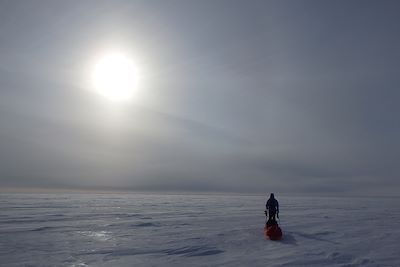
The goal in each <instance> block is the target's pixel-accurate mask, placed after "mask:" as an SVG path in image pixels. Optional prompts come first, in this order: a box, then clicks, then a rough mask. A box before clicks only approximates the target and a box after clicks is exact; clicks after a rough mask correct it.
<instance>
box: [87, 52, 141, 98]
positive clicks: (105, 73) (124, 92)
mask: <svg viewBox="0 0 400 267" xmlns="http://www.w3.org/2000/svg"><path fill="white" fill-rule="evenodd" d="M92 82H93V86H94V88H95V90H96V91H97V92H99V93H100V94H101V95H103V96H105V97H107V98H108V99H110V100H114V101H124V100H128V99H129V98H130V97H131V96H132V94H133V91H134V90H135V87H136V83H137V77H136V70H135V66H134V64H133V62H132V61H131V60H130V59H129V58H128V57H126V56H125V55H123V54H119V53H113V54H108V55H106V56H104V57H102V58H101V59H100V60H99V61H98V62H97V64H96V65H95V67H94V70H93V74H92Z"/></svg>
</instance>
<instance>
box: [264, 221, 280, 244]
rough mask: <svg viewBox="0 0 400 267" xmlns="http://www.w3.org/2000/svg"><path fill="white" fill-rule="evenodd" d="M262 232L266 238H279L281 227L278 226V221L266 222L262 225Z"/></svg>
mask: <svg viewBox="0 0 400 267" xmlns="http://www.w3.org/2000/svg"><path fill="white" fill-rule="evenodd" d="M264 234H265V237H266V238H269V239H271V240H281V239H282V229H281V228H280V227H279V225H278V223H276V222H275V223H269V222H267V223H266V224H265V227H264Z"/></svg>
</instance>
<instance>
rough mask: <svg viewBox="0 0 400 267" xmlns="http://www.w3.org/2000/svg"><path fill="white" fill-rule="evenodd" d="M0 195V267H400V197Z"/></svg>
mask: <svg viewBox="0 0 400 267" xmlns="http://www.w3.org/2000/svg"><path fill="white" fill-rule="evenodd" d="M277 197H278V200H279V201H280V207H281V214H280V215H281V222H280V225H281V227H282V230H283V235H284V238H283V240H281V241H270V240H266V239H265V238H264V233H263V227H264V222H265V216H264V214H263V210H264V204H265V201H266V197H262V196H226V195H150V194H147V195H146V194H88V195H84V194H0V209H1V213H0V266H7V267H13V266H70V267H72V266H76V267H78V266H79V267H84V266H342V267H356V266H367V267H372V266H374V267H375V266H391V267H392V266H393V267H395V266H400V245H399V240H400V199H399V198H328V197H319V198H317V197H283V196H281V197H279V195H278V196H277Z"/></svg>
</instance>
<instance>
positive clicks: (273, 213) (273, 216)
mask: <svg viewBox="0 0 400 267" xmlns="http://www.w3.org/2000/svg"><path fill="white" fill-rule="evenodd" d="M275 214H276V213H275V212H270V216H271V218H272V220H274V221H276V219H275Z"/></svg>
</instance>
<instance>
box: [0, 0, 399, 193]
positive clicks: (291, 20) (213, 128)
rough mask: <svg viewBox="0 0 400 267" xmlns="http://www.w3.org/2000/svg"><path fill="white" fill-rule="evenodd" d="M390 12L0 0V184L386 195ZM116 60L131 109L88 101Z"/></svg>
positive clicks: (367, 7) (394, 137) (395, 165)
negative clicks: (129, 64) (133, 69)
mask: <svg viewBox="0 0 400 267" xmlns="http://www.w3.org/2000/svg"><path fill="white" fill-rule="evenodd" d="M399 10H400V3H399V2H398V1H347V0H346V1H319V0H318V1H280V0H279V1H266V0H265V1H244V0H243V1H231V0H227V1H220V0H216V1H211V0H209V1H207V0H206V1H186V0H182V1H171V0H167V1H165V0H160V1H97V0H96V1H53V0H52V1H4V0H3V1H0V186H1V187H50V188H52V187H55V188H116V189H133V190H195V191H203V190H207V191H208V190H209V191H235V192H272V191H273V192H277V193H279V192H286V193H308V192H313V193H321V194H324V193H329V194H336V193H337V194H343V193H345V194H346V193H356V194H392V195H393V194H399V193H398V188H399V186H400V180H399V178H400V177H399V176H400V164H399V158H400V153H399V152H400V142H399V137H400V116H399V114H400V105H399V100H400V88H399V84H400V73H399V72H400V30H399V26H400V16H399ZM111 50H114V51H121V52H122V53H125V54H126V55H129V57H131V58H132V60H133V61H134V62H135V64H136V66H137V69H138V77H139V80H140V82H139V84H138V86H137V88H136V92H135V94H134V95H133V97H132V99H131V100H130V101H125V102H113V101H110V100H109V99H106V98H104V97H103V96H101V95H99V94H97V93H96V92H94V91H93V90H89V87H90V85H89V82H88V80H89V76H90V71H91V69H92V68H93V65H94V63H93V62H96V59H97V58H99V57H101V55H102V54H104V53H107V51H111Z"/></svg>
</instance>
